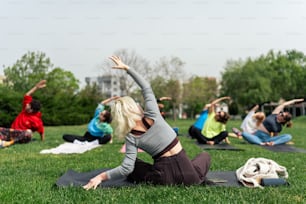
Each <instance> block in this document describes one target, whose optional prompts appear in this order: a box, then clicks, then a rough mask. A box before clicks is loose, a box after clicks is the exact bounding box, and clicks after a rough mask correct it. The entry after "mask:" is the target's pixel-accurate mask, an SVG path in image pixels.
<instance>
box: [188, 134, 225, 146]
mask: <svg viewBox="0 0 306 204" xmlns="http://www.w3.org/2000/svg"><path fill="white" fill-rule="evenodd" d="M194 136H195V138H196V139H197V140H198V142H199V143H200V144H206V143H207V141H214V143H215V144H219V143H220V142H222V140H224V139H225V138H226V137H227V136H228V132H227V131H222V132H220V133H219V134H218V135H216V136H214V137H213V138H207V137H205V136H204V135H202V134H201V135H198V134H196V135H194Z"/></svg>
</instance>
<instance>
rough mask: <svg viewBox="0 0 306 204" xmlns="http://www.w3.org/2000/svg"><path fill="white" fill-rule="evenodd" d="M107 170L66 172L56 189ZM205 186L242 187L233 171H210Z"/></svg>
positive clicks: (107, 183)
mask: <svg viewBox="0 0 306 204" xmlns="http://www.w3.org/2000/svg"><path fill="white" fill-rule="evenodd" d="M106 170H108V169H98V170H93V171H90V172H83V173H79V172H76V171H73V170H68V171H67V172H66V173H64V174H63V175H62V176H61V177H60V178H59V179H58V180H57V181H56V185H57V186H58V187H67V186H78V187H79V186H83V185H85V184H87V183H88V181H89V180H90V179H91V178H93V177H94V176H96V175H98V174H99V173H101V172H103V171H106ZM207 180H208V181H207V182H205V183H204V184H206V185H213V186H233V187H241V186H242V185H241V184H240V183H239V181H238V180H237V177H236V174H235V171H210V172H208V174H207ZM136 185H137V184H134V183H131V182H129V181H127V180H126V179H125V178H124V179H117V180H108V181H103V182H102V183H101V184H100V185H99V187H102V188H103V187H122V186H136Z"/></svg>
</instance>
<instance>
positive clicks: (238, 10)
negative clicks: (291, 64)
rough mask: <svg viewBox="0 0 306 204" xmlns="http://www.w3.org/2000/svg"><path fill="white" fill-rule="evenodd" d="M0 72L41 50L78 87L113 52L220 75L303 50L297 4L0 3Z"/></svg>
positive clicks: (305, 30)
mask: <svg viewBox="0 0 306 204" xmlns="http://www.w3.org/2000/svg"><path fill="white" fill-rule="evenodd" d="M0 28H1V31H0V65H1V70H0V74H3V66H11V65H13V64H14V63H15V62H16V60H17V59H20V58H21V56H22V55H24V54H25V53H27V52H28V51H42V52H44V53H45V54H46V55H47V56H48V57H50V59H51V62H52V63H53V64H54V65H55V66H58V67H61V68H63V69H65V70H69V71H71V72H73V74H74V75H75V77H77V78H78V79H79V80H80V81H81V82H82V83H84V77H86V76H98V75H101V74H102V73H101V71H100V70H99V69H98V67H99V65H100V64H102V63H103V61H105V59H107V57H108V56H110V55H111V54H112V53H113V52H115V51H117V50H119V49H128V50H130V51H135V52H136V53H137V54H138V55H140V56H142V57H144V58H146V59H147V60H149V61H150V62H152V63H153V62H155V61H157V60H158V59H159V58H161V57H171V56H176V57H179V58H180V59H181V60H182V61H184V62H185V63H186V65H185V69H186V70H185V71H186V73H189V74H196V75H200V76H214V77H218V78H219V77H220V72H221V71H222V70H223V69H224V66H225V64H226V61H227V60H230V59H234V60H238V59H240V58H241V59H246V58H247V57H252V58H255V57H258V56H259V55H261V54H266V53H267V52H268V51H269V50H271V49H273V50H275V51H282V52H284V51H285V50H290V49H296V50H298V51H302V52H304V53H306V1H303V0H255V1H251V0H185V1H181V0H152V1H150V0H121V1H118V0H1V1H0Z"/></svg>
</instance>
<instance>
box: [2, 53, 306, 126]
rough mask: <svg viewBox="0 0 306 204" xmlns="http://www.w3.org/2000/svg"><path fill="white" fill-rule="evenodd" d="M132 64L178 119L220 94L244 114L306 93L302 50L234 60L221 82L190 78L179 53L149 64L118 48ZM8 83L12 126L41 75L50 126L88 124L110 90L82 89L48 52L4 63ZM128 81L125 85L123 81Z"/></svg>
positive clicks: (5, 122) (135, 92)
mask: <svg viewBox="0 0 306 204" xmlns="http://www.w3.org/2000/svg"><path fill="white" fill-rule="evenodd" d="M114 54H115V55H118V56H120V57H121V58H122V60H123V61H124V62H125V63H126V64H128V65H129V66H131V67H133V68H134V69H136V70H137V71H138V72H139V73H141V74H142V75H143V76H144V77H145V78H146V79H147V80H149V81H150V83H151V85H152V88H153V90H154V92H155V94H156V97H162V96H169V97H171V98H172V101H169V102H166V103H165V104H164V105H165V109H166V111H167V112H170V113H172V117H173V118H174V119H176V118H177V117H178V111H177V110H178V109H179V108H181V109H183V112H185V113H186V114H187V116H188V117H192V118H193V117H195V115H196V114H197V113H199V112H200V111H201V109H202V107H203V106H204V105H205V104H206V103H209V102H210V101H211V100H213V99H215V98H217V97H220V96H231V98H232V100H233V102H232V103H231V104H230V113H231V114H239V113H243V112H244V110H245V109H246V108H247V107H248V106H250V105H252V104H258V103H263V102H266V101H279V100H280V99H285V100H288V99H292V98H301V97H305V93H306V90H305V89H306V88H305V86H304V83H305V81H306V66H305V65H306V57H305V55H304V54H303V53H302V52H299V51H296V50H289V51H286V52H285V53H281V52H277V53H275V52H274V51H269V52H268V53H267V54H266V55H262V56H259V57H257V58H254V59H252V58H248V59H246V60H229V61H228V62H227V63H226V65H225V68H224V71H223V72H222V73H221V80H220V81H217V79H216V78H213V77H209V76H189V75H188V73H186V72H185V70H184V66H185V63H184V62H183V61H182V60H181V59H180V58H178V57H170V58H167V57H162V58H160V59H159V60H158V61H156V62H155V63H153V64H152V63H150V62H149V61H148V60H146V59H145V58H143V57H141V56H139V55H137V54H136V53H135V52H134V51H128V50H126V49H121V50H118V51H116V52H114ZM111 66H112V65H111V64H110V63H109V61H105V63H103V65H102V66H101V67H100V69H101V75H104V74H113V75H119V77H121V79H122V80H121V83H122V84H121V89H122V90H123V91H124V92H125V93H127V94H128V95H131V96H133V97H134V98H135V99H136V100H138V101H139V102H140V103H141V102H142V97H141V94H140V92H139V89H138V87H137V85H136V84H135V83H134V82H133V81H132V80H131V79H130V78H129V77H128V76H127V75H126V74H125V73H122V72H116V71H115V70H112V69H110V67H111ZM4 74H5V77H6V79H5V81H4V83H3V84H1V85H0V94H1V97H0V115H1V117H0V118H1V119H0V120H1V126H3V127H9V126H10V124H11V122H12V121H13V120H14V118H15V117H16V116H17V114H18V113H19V112H20V110H21V106H22V104H21V103H22V99H23V95H24V94H25V93H26V92H27V91H28V90H29V89H31V88H32V87H33V86H34V85H35V84H36V83H37V82H38V81H40V80H41V79H46V80H47V88H45V89H44V90H42V91H38V92H36V93H35V94H34V96H33V97H34V98H36V99H38V100H39V101H41V103H42V113H43V120H44V123H45V125H79V124H85V123H87V122H88V121H89V120H90V118H91V117H92V115H93V113H94V109H95V107H96V105H97V103H99V102H100V101H101V100H103V99H105V94H103V93H101V92H100V91H99V89H98V87H97V86H96V85H88V84H87V85H86V86H85V87H83V88H80V87H79V80H77V79H76V78H75V77H74V75H73V73H71V72H70V71H66V70H64V69H63V68H61V67H56V66H54V65H53V64H52V63H51V60H50V58H48V57H47V56H46V54H45V53H43V52H28V53H26V54H24V55H23V56H22V57H21V58H20V59H18V60H17V62H16V63H15V64H13V65H12V66H7V67H4ZM123 82H124V83H123Z"/></svg>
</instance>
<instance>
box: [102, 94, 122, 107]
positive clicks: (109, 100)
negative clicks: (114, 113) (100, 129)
mask: <svg viewBox="0 0 306 204" xmlns="http://www.w3.org/2000/svg"><path fill="white" fill-rule="evenodd" d="M118 98H120V96H113V97H110V98H108V99H105V100H103V101H101V104H102V105H105V104H108V103H109V102H111V101H113V100H116V99H118Z"/></svg>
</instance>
